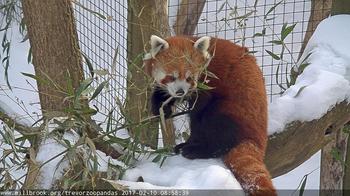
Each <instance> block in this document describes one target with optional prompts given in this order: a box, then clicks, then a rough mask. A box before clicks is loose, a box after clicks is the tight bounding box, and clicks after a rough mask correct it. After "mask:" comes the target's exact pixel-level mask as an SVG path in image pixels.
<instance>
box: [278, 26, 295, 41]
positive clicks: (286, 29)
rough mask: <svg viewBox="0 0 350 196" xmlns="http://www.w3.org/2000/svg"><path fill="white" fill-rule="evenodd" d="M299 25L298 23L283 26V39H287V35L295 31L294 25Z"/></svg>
mask: <svg viewBox="0 0 350 196" xmlns="http://www.w3.org/2000/svg"><path fill="white" fill-rule="evenodd" d="M296 25H297V23H295V24H293V25H291V26H287V25H286V26H284V25H283V27H282V31H281V40H282V41H283V40H284V39H286V37H287V36H288V35H289V34H290V33H291V32H292V31H293V29H294V27H295V26H296Z"/></svg>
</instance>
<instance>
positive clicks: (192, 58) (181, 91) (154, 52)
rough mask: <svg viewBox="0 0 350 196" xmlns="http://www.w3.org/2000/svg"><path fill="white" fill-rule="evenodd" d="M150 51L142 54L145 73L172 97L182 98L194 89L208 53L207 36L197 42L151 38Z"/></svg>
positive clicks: (175, 38)
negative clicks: (143, 55)
mask: <svg viewBox="0 0 350 196" xmlns="http://www.w3.org/2000/svg"><path fill="white" fill-rule="evenodd" d="M150 43H151V50H150V52H149V53H147V54H146V55H145V58H144V67H145V71H146V72H147V73H148V74H149V75H150V76H152V77H153V78H154V79H155V81H156V83H157V84H158V85H159V86H160V87H162V88H164V89H165V90H167V92H168V93H169V94H170V95H171V96H172V97H183V96H185V95H186V94H187V93H188V92H190V91H192V90H194V89H196V87H197V81H198V78H199V75H200V73H201V72H202V71H203V70H204V69H205V68H206V65H207V64H208V63H207V62H208V60H209V59H210V54H209V52H208V48H209V45H210V37H207V36H205V37H201V38H199V39H198V40H196V41H193V40H191V39H190V38H186V37H170V38H167V39H165V40H164V39H162V38H160V37H157V36H155V35H152V36H151V41H150Z"/></svg>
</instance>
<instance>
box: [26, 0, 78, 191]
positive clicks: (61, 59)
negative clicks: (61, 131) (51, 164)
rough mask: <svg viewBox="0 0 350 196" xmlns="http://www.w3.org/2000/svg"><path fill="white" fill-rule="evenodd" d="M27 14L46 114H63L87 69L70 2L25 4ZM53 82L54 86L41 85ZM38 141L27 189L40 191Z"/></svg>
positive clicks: (43, 0)
mask: <svg viewBox="0 0 350 196" xmlns="http://www.w3.org/2000/svg"><path fill="white" fill-rule="evenodd" d="M22 6H23V13H24V19H25V22H26V26H27V30H28V37H29V41H30V45H31V49H32V55H33V64H34V68H35V75H36V77H37V78H39V80H38V90H39V97H40V104H41V109H42V112H43V114H44V116H45V114H47V113H49V112H50V111H60V112H63V111H64V110H65V109H66V108H68V107H69V106H70V105H71V103H69V102H67V101H64V99H65V98H66V97H67V94H66V92H68V90H67V88H68V85H69V80H68V78H69V79H71V80H70V81H71V82H72V84H71V85H72V86H73V88H74V89H75V88H77V87H78V86H79V84H80V82H81V81H82V80H83V77H84V75H83V67H82V63H81V55H80V49H79V44H78V36H77V32H76V27H75V20H74V15H73V9H72V6H71V1H70V0H60V1H52V0H40V1H37V0H23V1H22ZM40 79H41V80H45V81H52V83H54V85H53V84H51V85H50V84H47V83H42V82H40ZM39 143H40V140H39V139H38V140H37V141H36V144H35V145H34V146H33V148H32V150H31V153H30V159H29V169H28V174H27V178H26V181H25V185H24V187H25V188H28V189H31V188H40V182H39V180H38V179H40V178H39V176H40V172H39V165H38V164H37V163H36V161H35V157H36V151H37V147H38V145H39Z"/></svg>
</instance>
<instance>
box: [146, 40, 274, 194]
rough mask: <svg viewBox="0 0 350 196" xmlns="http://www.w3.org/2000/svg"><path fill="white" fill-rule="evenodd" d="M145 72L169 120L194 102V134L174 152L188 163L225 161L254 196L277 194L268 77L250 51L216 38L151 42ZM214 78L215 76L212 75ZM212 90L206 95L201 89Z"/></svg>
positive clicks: (155, 108)
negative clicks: (178, 107) (270, 153)
mask: <svg viewBox="0 0 350 196" xmlns="http://www.w3.org/2000/svg"><path fill="white" fill-rule="evenodd" d="M150 43H151V49H150V52H149V53H148V54H146V55H145V58H144V68H145V71H146V72H147V73H148V74H149V75H151V76H152V77H153V78H154V79H155V86H154V90H153V93H152V97H151V110H152V112H153V114H154V115H159V109H160V107H162V105H163V103H164V102H165V101H166V100H168V99H169V98H170V97H172V99H171V101H170V102H168V103H167V105H164V106H163V111H164V113H165V116H166V117H169V116H170V115H171V112H172V110H171V106H172V105H174V104H176V102H177V101H179V100H187V101H188V103H189V109H190V112H189V118H190V130H191V134H190V137H189V139H188V140H187V141H186V142H185V143H181V144H179V145H177V146H176V147H175V148H174V151H175V153H180V152H181V154H182V155H183V156H184V157H186V158H188V159H197V158H200V159H205V158H213V157H223V161H224V163H225V165H226V166H227V167H228V168H229V169H230V170H231V171H232V173H233V174H234V176H235V177H236V179H237V180H238V181H239V182H240V184H241V186H242V188H243V189H244V191H245V192H246V193H248V194H249V195H276V191H275V189H274V187H273V185H272V181H271V176H270V174H269V172H268V170H267V169H266V167H265V164H264V156H265V148H266V144H267V97H266V92H265V85H264V79H263V76H262V73H261V71H260V69H259V67H258V66H257V63H256V59H255V57H254V56H252V55H250V54H249V52H248V49H247V48H244V47H241V46H238V45H236V44H234V43H232V42H230V41H228V40H223V39H217V38H211V37H207V36H204V37H201V38H195V37H181V36H174V37H170V38H167V39H165V40H164V39H162V38H159V37H157V36H154V35H153V36H152V37H151V41H150ZM209 73H210V74H209ZM199 83H202V84H205V85H207V86H209V87H212V88H210V89H209V90H208V89H206V90H200V89H199V88H197V86H198V84H199Z"/></svg>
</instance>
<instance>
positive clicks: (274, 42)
mask: <svg viewBox="0 0 350 196" xmlns="http://www.w3.org/2000/svg"><path fill="white" fill-rule="evenodd" d="M269 43H273V44H275V45H282V44H283V41H281V40H272V41H269Z"/></svg>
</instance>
